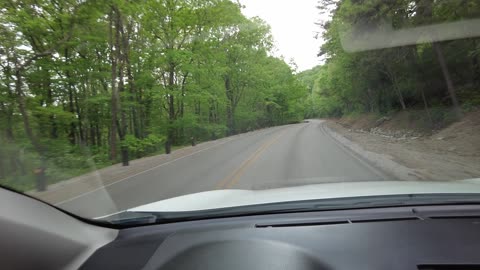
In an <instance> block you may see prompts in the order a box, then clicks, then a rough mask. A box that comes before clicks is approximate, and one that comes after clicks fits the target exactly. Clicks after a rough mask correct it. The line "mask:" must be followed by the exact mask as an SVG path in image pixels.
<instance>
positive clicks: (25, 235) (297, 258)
mask: <svg viewBox="0 0 480 270" xmlns="http://www.w3.org/2000/svg"><path fill="white" fill-rule="evenodd" d="M0 203H1V204H2V206H3V207H2V208H1V213H0V227H1V228H2V230H0V238H1V239H2V241H0V250H2V256H1V257H0V261H1V265H2V269H180V270H182V269H185V270H188V269H234V270H235V269H300V270H301V269H305V270H307V269H332V270H333V269H422V270H424V269H431V270H445V269H456V270H458V269H462V270H472V269H480V256H478V251H479V250H480V234H479V233H478V232H479V229H480V207H479V206H478V205H468V204H458V205H456V204H450V205H436V206H416V207H412V206H396V207H372V208H363V209H355V210H352V209H350V210H349V209H345V210H332V211H313V212H296V213H282V214H269V215H246V216H237V217H226V218H216V219H203V220H194V221H185V222H173V223H166V224H156V225H149V226H136V227H130V228H129V227H128V226H127V227H123V228H122V227H117V228H115V226H114V225H111V226H109V227H110V228H108V227H105V226H104V225H99V224H92V221H88V220H83V219H80V218H77V217H74V216H71V215H70V214H67V213H65V212H63V211H61V210H59V209H56V208H55V207H53V206H50V205H48V204H46V203H44V202H41V201H38V200H36V199H33V198H30V197H28V196H25V195H22V194H19V193H16V192H14V191H10V190H7V189H0Z"/></svg>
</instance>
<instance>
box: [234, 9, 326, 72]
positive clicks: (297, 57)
mask: <svg viewBox="0 0 480 270" xmlns="http://www.w3.org/2000/svg"><path fill="white" fill-rule="evenodd" d="M317 1H318V0H240V3H242V4H243V5H245V9H243V14H245V15H246V16H247V17H254V16H258V17H260V18H262V19H263V20H264V21H266V22H267V23H268V24H269V25H270V26H271V28H272V34H273V37H274V39H275V45H276V48H277V49H278V52H277V53H276V55H277V56H283V57H284V58H285V60H286V62H287V63H288V62H289V61H290V59H292V58H293V60H294V62H295V63H296V64H297V66H298V71H303V70H306V69H310V68H312V67H314V66H316V65H318V64H320V60H319V58H318V57H317V53H318V51H319V49H320V45H321V41H320V40H317V39H315V38H314V36H315V33H316V32H318V31H319V30H320V27H319V26H318V25H315V24H314V23H315V22H317V21H319V19H320V15H319V12H318V9H317V8H316V5H317Z"/></svg>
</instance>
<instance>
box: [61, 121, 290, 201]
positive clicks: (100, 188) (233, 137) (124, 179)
mask: <svg viewBox="0 0 480 270" xmlns="http://www.w3.org/2000/svg"><path fill="white" fill-rule="evenodd" d="M288 126H289V125H285V126H276V127H271V128H266V129H260V130H258V131H266V130H269V129H278V128H282V127H288ZM245 134H248V133H243V134H237V135H236V136H232V137H230V139H227V140H225V141H223V142H221V143H218V144H215V145H213V146H210V147H207V148H204V149H201V150H198V151H196V152H193V153H191V154H188V155H186V156H182V157H179V158H176V159H173V160H170V161H167V162H165V163H162V164H159V165H157V166H154V167H152V168H149V169H146V170H144V171H141V172H138V173H136V174H133V175H130V176H127V177H124V178H122V179H120V180H118V181H115V182H112V183H110V184H107V185H103V186H101V187H98V188H96V189H92V190H90V191H87V192H85V193H82V194H79V195H77V196H75V197H72V198H69V199H67V200H63V201H61V202H59V203H56V204H54V205H55V206H60V205H62V204H64V203H68V202H71V201H73V200H76V199H78V198H81V197H83V196H85V195H88V194H91V193H93V192H97V191H99V190H102V189H105V188H107V187H109V186H113V185H115V184H118V183H120V182H123V181H126V180H128V179H130V178H132V177H135V176H138V175H140V174H143V173H146V172H149V171H152V170H155V169H157V168H160V167H162V166H165V165H168V164H170V163H173V162H175V161H178V160H181V159H184V158H187V157H190V156H193V155H195V154H198V153H200V152H203V151H206V150H209V149H212V148H214V147H217V146H220V145H223V144H226V143H228V142H231V141H233V140H236V139H239V138H241V137H243V136H238V135H245ZM249 135H253V134H249Z"/></svg>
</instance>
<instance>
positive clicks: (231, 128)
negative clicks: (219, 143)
mask: <svg viewBox="0 0 480 270" xmlns="http://www.w3.org/2000/svg"><path fill="white" fill-rule="evenodd" d="M232 91H233V89H232V84H231V81H230V77H229V76H226V77H225V93H226V95H227V129H228V135H233V134H235V132H236V130H235V129H236V127H235V101H234V100H233V93H232Z"/></svg>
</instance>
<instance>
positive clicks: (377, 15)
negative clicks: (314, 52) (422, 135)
mask: <svg viewBox="0 0 480 270" xmlns="http://www.w3.org/2000/svg"><path fill="white" fill-rule="evenodd" d="M319 6H320V7H322V6H325V7H326V6H329V7H330V8H329V9H330V10H331V11H332V18H331V20H330V21H328V22H324V23H323V24H322V27H323V29H322V30H323V39H324V40H325V43H324V44H323V45H322V47H321V48H320V54H321V55H322V57H323V58H324V59H325V64H324V65H321V66H318V67H315V68H314V69H312V70H308V71H305V72H302V73H300V74H299V75H298V78H299V80H300V81H301V82H302V83H303V85H304V87H306V88H307V89H308V90H309V92H310V96H309V98H308V99H307V101H306V105H305V108H306V113H305V116H306V117H332V116H333V117H339V116H342V115H345V114H351V113H376V114H377V113H378V114H387V113H389V112H391V111H398V110H403V109H408V108H423V109H425V110H428V109H429V108H430V109H431V111H432V117H431V120H429V121H433V123H430V124H429V126H431V125H433V126H442V125H443V123H445V122H450V121H452V120H451V119H450V116H449V114H448V113H445V111H446V110H444V109H437V108H445V107H449V106H456V104H455V101H454V100H455V98H457V99H458V100H459V103H460V105H461V106H462V108H463V109H465V110H471V109H473V108H475V107H476V106H478V104H479V99H478V98H477V97H478V89H480V65H479V64H478V63H479V61H480V58H479V55H478V51H479V50H478V48H479V44H480V40H479V39H478V38H471V39H463V40H454V41H445V42H442V43H438V44H436V45H435V46H437V47H438V48H440V49H439V50H440V52H441V54H443V57H444V58H445V61H446V66H445V67H441V66H440V60H439V59H440V58H439V57H440V56H439V55H438V53H436V52H435V50H434V44H431V43H425V44H416V45H415V44H414V45H408V46H403V47H392V48H384V49H376V50H370V51H358V52H347V51H345V50H344V45H346V44H342V42H341V37H342V35H344V33H352V32H355V31H357V30H362V29H367V27H368V29H370V30H369V31H375V30H376V29H381V28H382V27H384V26H385V24H390V25H391V26H392V27H393V28H394V29H404V28H412V27H415V26H421V25H428V24H432V23H439V22H449V21H457V20H461V19H466V18H478V17H479V16H480V5H478V2H477V1H473V0H469V1H453V0H452V1H430V0H425V1H423V0H422V1H413V2H412V1H404V0H394V1H382V0H362V1H356V0H355V1H354V0H338V1H330V0H321V1H320V3H319ZM323 10H324V9H323ZM430 11H431V12H430ZM344 42H345V41H344ZM442 69H443V71H442ZM445 73H446V74H448V75H449V77H450V78H447V77H445V75H444V74H445ZM447 80H450V81H451V84H452V85H453V86H452V89H451V90H449V91H447V84H446V81H447ZM452 92H453V94H452ZM475 104H477V105H475ZM452 118H455V117H452Z"/></svg>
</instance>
